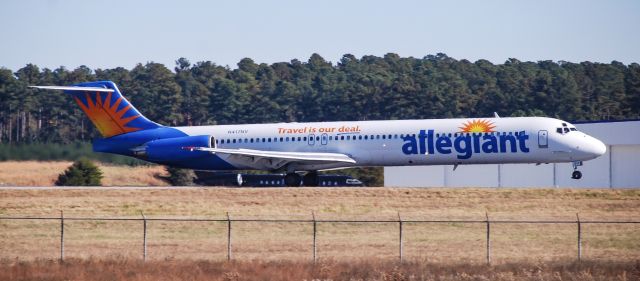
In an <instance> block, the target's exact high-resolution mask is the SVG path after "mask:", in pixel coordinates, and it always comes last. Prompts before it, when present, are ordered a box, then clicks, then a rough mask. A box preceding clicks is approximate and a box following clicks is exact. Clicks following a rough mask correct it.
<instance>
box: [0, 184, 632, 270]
mask: <svg viewBox="0 0 640 281" xmlns="http://www.w3.org/2000/svg"><path fill="white" fill-rule="evenodd" d="M59 210H64V212H65V216H66V217H126V218H130V217H140V212H144V214H145V215H146V216H147V217H149V218H185V217H190V218H225V213H226V212H229V214H230V215H231V217H232V218H245V219H249V218H282V219H287V218H298V219H300V218H304V219H310V218H311V211H315V213H316V217H317V218H318V219H325V220H326V219H396V218H397V215H398V212H399V213H400V215H401V216H402V217H403V219H404V220H410V219H469V220H481V219H484V216H485V211H487V212H488V213H489V215H490V217H491V219H492V220H494V219H495V220H510V219H513V220H518V219H529V220H557V219H558V220H575V213H577V212H579V213H580V216H581V219H582V220H638V219H639V218H640V191H637V190H565V189H562V190H543V189H500V190H498V189H419V188H357V189H352V188H351V189H350V188H292V189H289V188H265V189H233V188H193V187H192V188H177V189H148V188H140V189H135V188H128V189H119V188H112V189H98V188H87V189H59V188H52V189H45V190H10V189H4V190H0V216H59ZM226 227H227V226H226V223H224V222H162V221H150V222H149V223H148V237H147V238H148V258H149V259H151V260H184V259H194V260H213V261H216V260H218V261H219V260H224V259H226V231H227V228H226ZM0 229H2V231H0V249H1V253H0V256H1V257H2V258H8V259H18V260H34V259H37V258H45V259H55V258H57V257H58V256H59V250H58V249H59V221H8V220H0ZM639 231H640V225H630V224H616V225H599V224H584V225H583V239H584V241H583V257H584V258H585V259H586V260H600V261H604V260H607V261H620V262H629V261H635V260H638V259H640V235H638V233H639ZM232 232H233V239H232V240H233V241H232V249H233V257H234V259H237V260H244V261H249V260H256V259H257V260H265V261H269V260H274V261H278V260H290V261H300V260H310V259H311V257H312V248H311V245H312V225H311V224H310V223H255V222H236V223H234V224H233V231H232ZM491 239H492V247H493V252H492V257H493V261H494V263H495V264H504V263H509V262H516V261H528V262H530V261H554V260H573V259H575V254H576V251H577V246H576V225H575V224H564V225H557V224H544V225H531V224H522V225H521V224H517V225H516V224H494V225H492V238H491ZM317 241H318V242H317V243H318V244H317V245H318V252H317V253H318V257H320V258H322V259H334V260H361V259H370V258H375V259H395V258H397V254H398V244H397V243H398V224H397V223H375V224H355V223H320V224H319V225H318V240H317ZM65 255H66V256H67V257H75V258H91V257H94V258H123V259H140V258H141V256H142V223H141V222H140V221H118V222H113V221H71V220H67V221H65ZM404 255H405V258H406V260H410V261H423V262H429V263H451V262H466V263H470V264H481V263H483V262H484V257H485V256H484V255H485V225H484V224H477V223H476V224H472V223H446V224H420V223H406V224H405V227H404Z"/></svg>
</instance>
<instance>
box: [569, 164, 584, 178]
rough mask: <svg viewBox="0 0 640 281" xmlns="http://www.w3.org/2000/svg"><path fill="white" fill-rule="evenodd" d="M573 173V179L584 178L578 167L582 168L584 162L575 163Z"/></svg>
mask: <svg viewBox="0 0 640 281" xmlns="http://www.w3.org/2000/svg"><path fill="white" fill-rule="evenodd" d="M572 164H573V173H571V178H572V179H574V180H579V179H581V178H582V172H580V171H578V167H579V166H582V161H573V162H572Z"/></svg>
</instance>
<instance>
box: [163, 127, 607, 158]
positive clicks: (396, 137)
mask: <svg viewBox="0 0 640 281" xmlns="http://www.w3.org/2000/svg"><path fill="white" fill-rule="evenodd" d="M175 129H178V130H180V131H182V132H184V133H185V134H187V135H190V136H196V135H211V136H213V137H215V142H216V147H218V148H229V149H255V150H265V151H284V152H321V153H341V154H345V155H348V156H350V157H351V158H353V159H354V160H355V161H356V164H344V163H333V164H302V165H299V166H296V167H295V168H294V170H322V169H331V168H340V167H346V166H406V165H464V164H489V163H552V162H573V161H583V160H590V159H593V158H596V157H598V156H600V155H602V154H604V153H605V151H606V147H605V145H604V144H603V143H602V142H600V141H599V140H597V139H595V138H593V137H591V136H588V135H586V134H584V133H582V132H579V131H577V130H576V129H575V127H574V126H573V125H571V124H569V123H567V122H565V121H562V120H558V119H552V118H544V117H515V118H468V119H427V120H391V121H348V122H314V123H275V124H250V125H218V126H196V127H175ZM222 159H223V160H225V161H226V162H228V163H229V164H231V165H233V166H234V167H235V168H237V169H243V168H250V167H247V166H246V165H243V164H242V163H241V162H236V161H234V159H233V157H227V158H224V157H223V158H222ZM212 168H213V167H212ZM254 168H255V167H254Z"/></svg>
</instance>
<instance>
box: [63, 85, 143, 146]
mask: <svg viewBox="0 0 640 281" xmlns="http://www.w3.org/2000/svg"><path fill="white" fill-rule="evenodd" d="M85 97H86V99H87V104H86V105H85V104H84V103H83V102H82V101H81V100H80V99H79V98H78V97H74V99H75V101H76V103H78V105H79V106H80V108H82V111H84V113H86V114H87V116H88V117H89V119H91V122H93V124H94V125H95V126H96V128H98V131H100V133H101V134H102V136H103V137H106V138H108V137H111V136H115V135H120V134H124V133H129V132H135V131H139V130H140V128H132V127H127V124H128V123H129V122H131V121H133V120H134V119H136V118H138V117H140V115H133V116H129V117H124V115H125V114H126V113H127V111H129V109H130V108H131V105H129V104H127V106H125V107H123V108H122V109H120V110H118V106H119V105H120V103H121V102H122V97H118V99H117V100H116V101H115V102H114V103H113V105H112V104H111V92H109V93H108V94H107V97H106V98H105V99H104V101H103V100H102V98H101V97H100V93H99V92H96V95H95V99H92V98H91V96H90V95H89V92H85Z"/></svg>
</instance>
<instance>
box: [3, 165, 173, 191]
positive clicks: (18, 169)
mask: <svg viewBox="0 0 640 281" xmlns="http://www.w3.org/2000/svg"><path fill="white" fill-rule="evenodd" d="M71 164H73V162H68V161H51V162H42V161H4V162H0V186H53V183H54V182H55V181H56V179H57V178H58V175H59V174H61V173H62V172H64V170H65V169H67V168H68V167H69V166H71ZM96 164H97V165H98V166H99V167H100V169H101V170H102V172H103V176H104V178H103V180H102V184H103V185H106V186H163V185H167V183H165V182H164V181H162V180H160V179H158V178H157V177H156V175H165V171H164V168H163V167H162V166H139V167H128V166H113V165H107V164H102V163H96Z"/></svg>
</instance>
